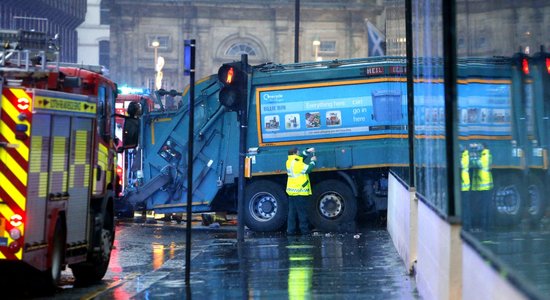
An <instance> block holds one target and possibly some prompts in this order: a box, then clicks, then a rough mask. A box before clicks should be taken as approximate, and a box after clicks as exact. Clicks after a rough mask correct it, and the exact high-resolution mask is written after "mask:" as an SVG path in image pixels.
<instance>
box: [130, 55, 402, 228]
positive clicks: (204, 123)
mask: <svg viewBox="0 0 550 300" xmlns="http://www.w3.org/2000/svg"><path fill="white" fill-rule="evenodd" d="M404 70H405V61H404V60H403V59H402V58H376V59H355V60H345V61H334V62H316V63H303V64H290V65H276V64H264V65H259V66H249V67H248V80H247V91H246V99H247V103H246V105H248V107H247V111H248V114H247V121H248V127H247V144H246V160H245V161H246V164H245V170H244V172H246V175H247V176H246V186H245V189H244V190H245V216H244V220H245V221H246V226H247V227H248V228H250V229H251V230H255V231H276V230H279V229H281V228H283V227H284V226H285V225H286V218H287V207H288V204H287V195H286V192H285V188H286V179H287V175H286V169H285V168H286V167H285V162H286V159H287V154H288V150H289V149H290V148H292V147H299V148H302V149H306V148H309V147H314V148H315V150H316V156H317V158H318V161H317V166H316V168H315V172H313V173H312V174H311V175H310V179H311V182H312V188H313V195H312V207H311V211H310V219H311V222H312V223H313V225H314V226H315V227H317V228H319V229H321V230H327V231H328V230H338V229H339V228H341V227H342V226H347V225H349V224H350V223H353V222H355V220H356V217H357V216H358V215H363V213H364V214H368V213H371V212H380V211H384V210H385V209H386V196H387V184H388V181H387V173H388V167H389V166H405V165H407V163H408V152H407V151H408V150H407V139H406V135H407V118H406V112H407V108H406V84H405V72H404ZM232 72H233V71H232ZM222 86H223V84H222V83H221V82H220V80H219V78H218V76H216V75H213V76H209V77H206V78H204V79H202V80H200V81H198V82H196V84H195V109H194V111H195V113H194V128H195V131H194V151H193V153H194V157H193V169H194V174H193V177H194V178H193V186H192V188H189V187H187V161H188V159H187V153H188V151H187V140H188V137H187V135H188V123H189V121H188V117H189V115H188V112H189V110H188V107H187V103H188V99H187V97H188V95H189V93H188V90H186V91H184V92H183V96H182V98H183V99H182V100H183V101H181V103H182V104H183V105H180V107H179V108H178V109H176V110H170V111H168V110H157V111H147V110H145V111H144V112H143V114H142V115H141V117H140V119H141V127H140V147H139V148H140V149H139V150H137V151H135V154H136V157H135V159H133V160H132V161H134V162H135V163H137V164H139V167H137V168H136V167H135V166H130V167H131V168H133V169H134V170H139V171H137V174H138V175H137V176H136V175H133V176H134V178H136V180H135V184H131V185H130V186H129V188H127V189H126V190H125V192H124V198H123V199H122V202H121V203H125V204H126V207H129V208H130V209H132V210H136V211H141V210H154V211H155V213H164V214H171V213H181V212H185V211H186V205H187V196H186V195H187V192H189V191H191V192H192V193H193V203H192V204H193V212H205V211H236V205H237V201H236V199H237V181H238V178H239V176H238V175H239V173H238V172H239V128H240V126H239V122H238V116H237V113H236V112H233V111H231V108H230V107H229V108H228V107H227V106H225V105H223V104H222V103H220V99H219V95H220V90H221V89H222ZM389 148H392V149H394V151H400V152H401V153H393V154H392V155H390V153H389V152H388V151H386V149H389Z"/></svg>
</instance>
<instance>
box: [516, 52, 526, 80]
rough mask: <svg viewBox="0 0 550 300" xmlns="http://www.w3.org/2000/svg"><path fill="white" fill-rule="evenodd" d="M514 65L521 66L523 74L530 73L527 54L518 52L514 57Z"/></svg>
mask: <svg viewBox="0 0 550 300" xmlns="http://www.w3.org/2000/svg"><path fill="white" fill-rule="evenodd" d="M512 60H513V63H514V65H515V66H516V67H517V68H519V70H520V71H521V72H522V73H523V75H529V58H528V56H527V54H525V53H521V52H518V53H516V54H514V56H513V57H512Z"/></svg>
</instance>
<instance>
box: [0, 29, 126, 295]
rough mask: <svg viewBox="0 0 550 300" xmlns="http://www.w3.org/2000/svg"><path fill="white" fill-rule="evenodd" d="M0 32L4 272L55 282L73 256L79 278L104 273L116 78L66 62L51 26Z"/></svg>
mask: <svg viewBox="0 0 550 300" xmlns="http://www.w3.org/2000/svg"><path fill="white" fill-rule="evenodd" d="M0 40H1V42H2V46H3V47H2V48H1V49H0V90H1V91H2V97H1V99H0V273H2V274H6V273H5V272H4V271H3V270H2V269H3V268H6V267H8V266H9V267H10V268H14V267H15V268H18V267H19V266H20V267H21V268H24V267H28V266H30V267H32V269H34V270H38V271H40V272H41V273H42V275H44V277H45V278H46V279H47V280H46V282H47V283H48V286H50V287H52V288H55V286H56V284H57V283H58V282H59V279H60V272H61V270H62V269H63V268H65V267H66V266H70V268H71V269H72V271H73V274H74V276H75V279H76V281H77V282H80V283H89V282H93V281H98V280H101V278H103V276H104V274H105V272H106V271H107V267H108V264H109V259H110V255H111V249H112V246H113V241H114V212H113V207H114V203H113V201H114V196H115V195H114V190H115V186H114V185H115V184H116V182H115V166H116V150H117V149H116V144H117V139H116V138H115V121H114V117H115V99H116V91H117V88H116V84H115V83H114V82H112V81H111V80H110V79H108V78H107V77H105V76H104V75H102V73H101V69H100V68H97V67H96V68H93V67H86V66H81V65H66V64H62V63H59V62H58V60H57V57H58V52H57V51H56V46H55V41H52V40H50V39H48V38H47V37H46V34H44V33H39V32H32V31H23V30H0ZM129 140H130V139H129ZM129 142H132V141H129ZM120 148H124V146H122V147H120ZM119 150H122V149H119Z"/></svg>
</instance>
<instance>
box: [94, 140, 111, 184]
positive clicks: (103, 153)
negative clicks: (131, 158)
mask: <svg viewBox="0 0 550 300" xmlns="http://www.w3.org/2000/svg"><path fill="white" fill-rule="evenodd" d="M97 149H98V151H97V165H98V166H99V167H100V168H101V171H102V172H105V179H107V175H108V174H107V166H108V165H109V164H108V162H109V152H108V150H107V147H105V145H103V144H101V143H99V147H98V148H97ZM97 178H98V177H97V168H94V185H93V190H94V191H95V192H102V191H103V188H104V186H97V182H98V180H96V179H97ZM100 178H101V177H100ZM105 182H107V181H103V184H105Z"/></svg>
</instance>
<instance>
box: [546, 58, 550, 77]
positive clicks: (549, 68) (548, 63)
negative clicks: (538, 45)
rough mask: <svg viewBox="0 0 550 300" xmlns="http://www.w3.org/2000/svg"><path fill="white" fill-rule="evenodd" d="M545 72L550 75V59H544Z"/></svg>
mask: <svg viewBox="0 0 550 300" xmlns="http://www.w3.org/2000/svg"><path fill="white" fill-rule="evenodd" d="M546 72H547V73H548V74H550V58H549V57H547V58H546Z"/></svg>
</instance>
